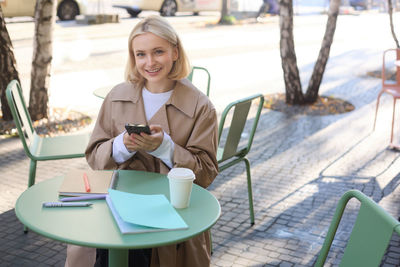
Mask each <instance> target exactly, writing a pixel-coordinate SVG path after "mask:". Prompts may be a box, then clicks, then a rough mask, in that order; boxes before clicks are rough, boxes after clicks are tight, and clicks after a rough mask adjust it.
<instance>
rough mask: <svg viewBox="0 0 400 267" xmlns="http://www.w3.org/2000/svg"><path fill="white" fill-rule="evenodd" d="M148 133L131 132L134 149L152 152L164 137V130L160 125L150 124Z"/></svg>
mask: <svg viewBox="0 0 400 267" xmlns="http://www.w3.org/2000/svg"><path fill="white" fill-rule="evenodd" d="M150 131H151V135H150V134H146V133H140V135H139V134H131V137H133V142H134V143H135V145H136V148H137V149H136V150H144V151H148V152H152V151H154V150H156V149H157V148H158V147H159V146H160V145H161V143H162V141H163V139H164V131H163V129H162V128H161V126H160V125H150Z"/></svg>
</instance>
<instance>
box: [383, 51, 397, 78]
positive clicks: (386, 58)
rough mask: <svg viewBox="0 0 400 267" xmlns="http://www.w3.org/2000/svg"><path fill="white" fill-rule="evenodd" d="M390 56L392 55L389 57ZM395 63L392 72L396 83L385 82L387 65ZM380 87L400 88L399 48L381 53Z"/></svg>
mask: <svg viewBox="0 0 400 267" xmlns="http://www.w3.org/2000/svg"><path fill="white" fill-rule="evenodd" d="M390 54H393V55H391V57H389V56H390ZM394 61H397V64H395V66H394V68H393V70H394V71H395V72H396V75H395V77H396V81H395V82H388V81H387V77H386V76H387V73H386V72H387V71H388V70H389V68H388V65H389V63H393V62H394ZM382 85H399V86H400V49H399V48H392V49H387V50H385V51H384V52H383V58H382Z"/></svg>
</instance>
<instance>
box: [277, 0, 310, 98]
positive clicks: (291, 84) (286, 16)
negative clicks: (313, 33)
mask: <svg viewBox="0 0 400 267" xmlns="http://www.w3.org/2000/svg"><path fill="white" fill-rule="evenodd" d="M279 5H280V17H279V24H280V34H281V40H280V52H281V59H282V69H283V78H284V80H285V88H286V103H288V104H302V103H304V96H303V92H302V89H301V82H300V75H299V69H298V68H297V59H296V52H295V50H294V38H293V2H292V0H280V1H279Z"/></svg>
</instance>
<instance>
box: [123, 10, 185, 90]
mask: <svg viewBox="0 0 400 267" xmlns="http://www.w3.org/2000/svg"><path fill="white" fill-rule="evenodd" d="M147 32H149V33H153V34H155V35H157V36H159V37H161V38H163V39H165V40H167V41H168V42H169V43H171V45H173V46H174V47H176V48H177V49H178V59H177V60H176V61H175V62H174V64H173V66H172V69H171V71H170V73H169V74H168V78H169V79H171V80H180V79H183V78H185V77H186V76H188V75H189V72H190V64H189V59H188V57H187V56H186V53H185V50H184V49H183V46H182V42H181V40H180V39H179V36H178V34H177V33H176V32H175V30H174V29H173V28H172V26H171V24H169V22H168V21H167V20H166V19H164V18H162V17H160V16H158V15H151V16H148V17H146V18H144V19H142V20H141V21H140V22H139V23H138V24H136V26H135V27H134V28H133V30H132V32H131V33H130V35H129V39H128V51H129V57H128V62H127V64H126V68H125V80H126V81H130V82H132V83H134V84H138V85H139V86H143V85H144V82H145V79H144V77H143V76H142V75H141V74H140V73H139V72H138V70H137V68H136V61H135V53H134V48H133V42H132V41H133V39H134V38H135V37H136V36H138V35H140V34H143V33H147Z"/></svg>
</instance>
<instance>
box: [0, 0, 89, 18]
mask: <svg viewBox="0 0 400 267" xmlns="http://www.w3.org/2000/svg"><path fill="white" fill-rule="evenodd" d="M57 3H58V4H57V16H58V18H59V19H60V20H73V19H75V17H76V16H77V15H79V14H83V13H84V12H85V3H86V0H57ZM0 4H1V9H2V10H3V14H4V16H5V17H7V18H9V17H25V16H27V17H34V16H35V5H36V0H3V1H1V0H0Z"/></svg>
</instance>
